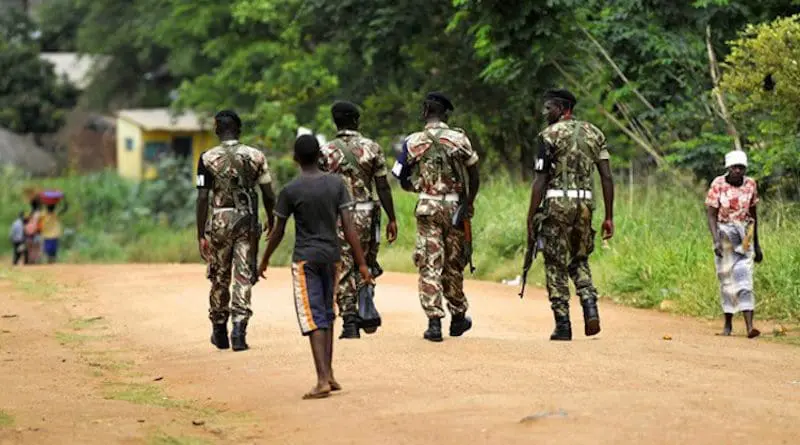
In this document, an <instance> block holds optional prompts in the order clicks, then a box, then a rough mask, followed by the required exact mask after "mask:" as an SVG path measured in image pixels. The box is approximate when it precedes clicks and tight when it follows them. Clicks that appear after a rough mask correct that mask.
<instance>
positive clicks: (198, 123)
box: [117, 108, 214, 131]
mask: <svg viewBox="0 0 800 445" xmlns="http://www.w3.org/2000/svg"><path fill="white" fill-rule="evenodd" d="M117 117H119V118H120V119H125V120H126V121H128V122H130V123H132V124H135V125H137V126H138V127H140V128H142V129H143V130H145V131H204V130H210V129H212V128H213V125H214V124H213V121H211V120H210V119H209V120H207V121H205V122H204V121H203V120H202V118H201V116H200V115H198V114H195V113H193V112H191V111H187V112H184V113H182V114H181V115H179V116H172V111H171V110H170V109H169V108H147V109H134V110H120V111H118V112H117Z"/></svg>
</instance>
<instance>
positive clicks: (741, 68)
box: [721, 15, 800, 134]
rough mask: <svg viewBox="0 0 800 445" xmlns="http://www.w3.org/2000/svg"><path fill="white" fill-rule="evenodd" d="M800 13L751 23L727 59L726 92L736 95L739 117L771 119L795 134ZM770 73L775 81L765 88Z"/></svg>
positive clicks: (735, 108) (798, 110) (799, 112)
mask: <svg viewBox="0 0 800 445" xmlns="http://www.w3.org/2000/svg"><path fill="white" fill-rule="evenodd" d="M798 59H800V15H794V16H791V17H786V18H780V19H777V20H775V21H773V22H770V23H762V24H759V25H748V26H747V28H746V29H745V31H744V32H743V33H742V35H741V37H740V38H739V39H737V40H735V41H733V42H731V53H730V55H729V56H728V58H727V59H726V60H725V65H724V66H725V73H724V77H723V81H722V85H721V87H722V89H723V91H725V92H727V93H730V94H732V95H734V96H736V97H735V99H736V100H735V101H734V104H735V105H734V106H733V107H732V111H733V112H734V113H735V115H736V116H737V117H739V118H740V119H747V118H748V117H750V116H753V115H755V116H756V117H757V118H758V119H762V118H764V119H769V120H770V121H772V123H773V125H774V126H775V127H783V128H785V130H784V132H785V134H795V133H797V131H798V122H800V105H798V104H800V86H799V85H798V83H799V82H800V65H798V63H797V60H798ZM767 76H769V77H770V80H771V82H772V83H773V86H772V88H770V89H769V90H768V89H767V87H766V84H767V83H768V82H767Z"/></svg>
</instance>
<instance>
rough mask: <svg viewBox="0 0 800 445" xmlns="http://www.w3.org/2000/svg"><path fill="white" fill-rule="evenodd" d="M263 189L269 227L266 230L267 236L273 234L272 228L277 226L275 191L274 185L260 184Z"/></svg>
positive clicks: (262, 195) (262, 199)
mask: <svg viewBox="0 0 800 445" xmlns="http://www.w3.org/2000/svg"><path fill="white" fill-rule="evenodd" d="M259 188H260V189H261V201H262V202H263V203H264V210H266V212H267V227H266V229H265V232H266V233H265V236H269V234H270V233H272V227H273V226H274V225H275V214H274V213H273V212H274V211H275V191H274V190H272V184H259Z"/></svg>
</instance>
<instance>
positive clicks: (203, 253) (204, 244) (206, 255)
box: [197, 238, 211, 263]
mask: <svg viewBox="0 0 800 445" xmlns="http://www.w3.org/2000/svg"><path fill="white" fill-rule="evenodd" d="M197 243H198V247H199V248H200V257H201V258H203V261H205V262H206V263H207V262H209V260H210V258H211V252H210V251H211V248H210V247H209V245H208V240H207V239H205V238H200V239H199V240H197Z"/></svg>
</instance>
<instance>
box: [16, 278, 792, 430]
mask: <svg viewBox="0 0 800 445" xmlns="http://www.w3.org/2000/svg"><path fill="white" fill-rule="evenodd" d="M45 272H46V273H47V274H48V275H47V276H46V277H45V276H44V275H43V274H44V273H45ZM203 272H204V270H203V268H202V267H199V266H193V265H190V266H167V265H153V266H107V267H96V266H92V267H88V266H57V267H55V268H47V269H45V268H40V269H30V270H29V271H22V270H15V271H10V272H8V273H7V274H6V275H7V276H8V279H5V280H0V304H2V307H0V315H2V316H3V317H2V318H0V330H2V333H0V383H1V384H2V396H0V444H51V443H52V444H56V443H57V444H115V443H120V444H193V443H236V444H247V443H264V444H317V443H326V444H370V445H373V444H426V445H428V444H439V445H442V444H512V443H513V444H518V443H520V444H521V443H530V444H573V443H574V444H578V443H581V444H582V443H594V444H641V443H647V444H711V443H758V444H759V445H767V444H798V443H800V349H798V348H796V347H793V346H787V345H779V344H773V343H770V342H767V341H764V340H763V339H759V340H748V339H746V338H744V337H743V336H742V335H741V334H742V322H741V320H737V325H736V326H735V327H736V330H737V331H736V334H737V336H736V337H733V338H722V337H717V336H715V335H714V333H715V332H716V331H717V329H718V328H719V326H718V324H719V323H718V322H717V323H706V322H702V321H697V320H693V319H689V318H680V317H675V316H670V315H665V314H661V313H655V312H649V311H642V310H635V309H629V308H622V307H618V306H615V305H613V304H611V303H610V302H607V301H605V300H601V305H600V313H601V317H602V327H603V332H602V333H601V334H600V335H599V336H597V337H596V338H593V339H587V338H585V337H584V336H583V334H582V332H583V330H582V326H581V324H580V320H581V313H580V307H574V308H573V312H572V313H573V318H574V320H577V321H578V323H576V324H575V325H574V331H575V333H576V335H575V339H574V340H573V341H572V342H570V343H554V342H550V341H549V340H548V336H549V334H550V332H551V330H552V318H551V315H550V311H549V306H548V303H547V301H546V300H545V296H544V293H543V292H541V291H536V290H531V292H530V293H529V295H528V296H526V298H525V299H524V300H520V299H519V297H518V296H517V292H518V289H517V288H516V287H509V286H504V285H499V284H490V283H480V282H468V284H467V293H468V296H469V298H470V304H471V309H470V313H471V314H472V315H473V318H474V322H475V325H474V327H473V329H472V330H471V331H470V332H468V333H467V334H466V335H465V336H464V337H461V338H449V337H445V341H444V342H443V343H438V344H433V343H429V342H426V341H424V340H423V339H422V332H423V330H424V329H425V326H426V321H425V318H424V316H423V314H422V311H421V309H420V307H419V302H418V300H417V297H416V291H415V288H416V281H415V277H414V276H412V275H402V274H387V275H385V276H384V277H381V278H380V280H379V282H378V289H377V295H378V297H377V298H378V299H377V304H378V307H379V310H380V311H381V313H382V315H383V318H384V326H383V327H382V328H381V329H380V330H379V331H378V333H376V334H374V335H372V336H365V335H363V334H362V338H361V339H360V340H347V341H345V340H337V341H336V344H335V346H334V348H335V349H334V369H335V371H336V375H337V378H338V379H339V381H340V382H341V383H342V385H343V386H344V390H343V391H342V392H341V393H339V394H336V395H335V396H332V397H330V398H328V399H324V400H313V401H304V400H301V398H300V397H301V395H302V394H303V393H304V392H305V391H306V390H307V389H309V388H310V387H311V385H312V384H313V383H314V370H313V364H312V360H311V355H310V350H309V347H308V343H307V340H306V339H304V338H302V337H301V336H300V334H299V331H298V327H297V322H296V318H295V313H294V308H293V306H292V301H291V290H290V284H289V283H290V281H289V274H288V271H286V270H272V271H270V273H269V278H268V280H267V281H266V282H263V281H262V282H261V283H259V284H258V285H257V287H256V289H255V291H254V295H253V306H254V307H253V309H254V312H255V315H254V317H253V319H252V321H251V328H250V334H249V337H248V342H249V343H250V346H251V348H252V349H251V350H249V351H246V352H237V353H234V352H232V351H230V350H229V351H217V350H216V349H215V348H213V346H212V345H211V344H209V342H208V336H209V331H210V329H209V323H208V321H207V315H206V314H207V306H206V304H207V297H206V295H207V290H208V282H207V281H205V280H204V278H203ZM339 323H340V320H337V326H336V328H337V337H338V330H339V328H340V324H339ZM448 324H449V319H446V320H445V322H444V323H443V326H444V327H445V331H446V326H447V325H448ZM763 328H764V329H763V330H765V331H766V330H767V329H766V328H768V326H763ZM445 333H446V332H445ZM665 335H667V336H671V338H672V339H671V340H665V339H664V336H665ZM523 419H525V420H523Z"/></svg>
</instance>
